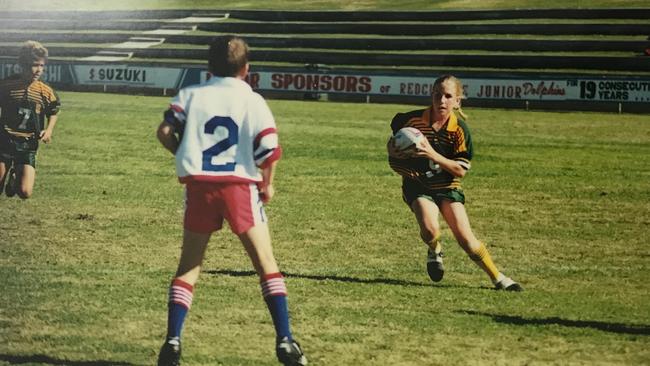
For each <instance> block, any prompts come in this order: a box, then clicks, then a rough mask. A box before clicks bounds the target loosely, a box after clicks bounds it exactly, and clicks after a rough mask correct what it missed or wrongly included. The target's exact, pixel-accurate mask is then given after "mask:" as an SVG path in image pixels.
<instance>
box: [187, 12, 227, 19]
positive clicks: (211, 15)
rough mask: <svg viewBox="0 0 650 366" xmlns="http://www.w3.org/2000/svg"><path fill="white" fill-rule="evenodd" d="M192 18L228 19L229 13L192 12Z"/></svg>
mask: <svg viewBox="0 0 650 366" xmlns="http://www.w3.org/2000/svg"><path fill="white" fill-rule="evenodd" d="M192 17H194V18H217V20H222V19H228V18H230V13H202V14H192Z"/></svg>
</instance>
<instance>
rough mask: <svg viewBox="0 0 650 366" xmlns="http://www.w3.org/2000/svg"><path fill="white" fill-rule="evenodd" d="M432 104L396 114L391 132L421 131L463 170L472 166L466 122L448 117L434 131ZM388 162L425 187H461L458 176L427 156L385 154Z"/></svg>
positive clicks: (470, 143)
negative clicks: (413, 129) (425, 107)
mask: <svg viewBox="0 0 650 366" xmlns="http://www.w3.org/2000/svg"><path fill="white" fill-rule="evenodd" d="M432 112H433V111H432V109H431V107H429V108H427V109H420V110H416V111H411V112H407V113H398V114H396V115H395V117H393V121H392V122H391V125H390V127H391V129H392V131H393V134H395V132H397V131H398V130H399V129H400V128H403V127H415V128H417V129H418V130H420V131H422V134H424V136H426V138H427V139H428V140H429V143H430V144H431V147H433V149H434V150H435V151H437V152H438V153H439V154H441V155H443V156H444V157H446V158H447V159H451V160H455V161H456V162H458V163H459V164H460V165H461V166H462V167H463V168H464V169H465V170H469V169H470V168H471V163H470V161H471V160H472V138H471V135H470V132H469V128H468V127H467V124H465V122H464V121H463V120H461V119H459V118H458V117H456V115H455V114H453V113H452V114H451V115H450V116H449V120H447V123H445V124H444V125H443V127H442V128H441V129H440V130H439V131H435V130H434V129H433V128H432V127H431V126H432V124H433V113H432ZM388 163H389V165H390V167H391V169H393V170H394V171H395V172H397V173H398V174H399V175H401V176H402V177H403V179H404V180H411V181H415V182H418V183H419V184H420V185H422V186H423V187H424V188H426V189H432V190H436V189H450V188H460V178H458V177H455V176H453V175H452V174H451V173H449V172H447V171H445V170H443V169H441V168H440V167H439V166H437V164H434V163H433V162H432V161H430V160H429V159H426V158H408V159H397V158H393V157H391V156H389V157H388Z"/></svg>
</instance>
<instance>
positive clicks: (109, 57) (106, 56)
mask: <svg viewBox="0 0 650 366" xmlns="http://www.w3.org/2000/svg"><path fill="white" fill-rule="evenodd" d="M131 57H133V52H121V51H98V52H97V54H95V55H94V56H89V57H84V58H82V60H84V61H123V60H126V59H129V58H131Z"/></svg>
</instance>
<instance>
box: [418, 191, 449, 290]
mask: <svg viewBox="0 0 650 366" xmlns="http://www.w3.org/2000/svg"><path fill="white" fill-rule="evenodd" d="M411 210H412V211H413V213H414V214H415V218H416V220H417V222H418V225H419V226H420V238H422V241H423V242H424V243H425V244H426V245H427V246H428V247H429V250H428V253H427V273H428V274H429V278H431V280H432V281H434V282H439V281H440V280H442V277H443V276H444V273H445V269H444V266H443V264H442V244H441V242H440V223H439V222H438V214H439V212H440V210H439V209H438V206H437V205H436V204H435V203H434V202H433V201H431V200H430V199H429V198H426V197H419V198H417V199H415V200H414V201H413V202H412V203H411Z"/></svg>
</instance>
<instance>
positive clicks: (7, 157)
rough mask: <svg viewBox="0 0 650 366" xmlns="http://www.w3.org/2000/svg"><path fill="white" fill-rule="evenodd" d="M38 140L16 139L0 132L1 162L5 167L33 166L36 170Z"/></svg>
mask: <svg viewBox="0 0 650 366" xmlns="http://www.w3.org/2000/svg"><path fill="white" fill-rule="evenodd" d="M37 150H38V140H37V139H35V138H25V137H15V136H11V135H9V134H7V133H6V132H3V131H0V162H3V163H5V165H11V163H12V162H13V164H15V165H31V166H32V167H34V168H36V151H37Z"/></svg>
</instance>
